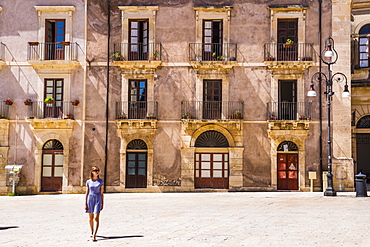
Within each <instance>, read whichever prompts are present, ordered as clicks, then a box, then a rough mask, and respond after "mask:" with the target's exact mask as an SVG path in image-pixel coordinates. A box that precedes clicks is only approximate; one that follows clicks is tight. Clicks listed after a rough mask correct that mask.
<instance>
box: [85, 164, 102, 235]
mask: <svg viewBox="0 0 370 247" xmlns="http://www.w3.org/2000/svg"><path fill="white" fill-rule="evenodd" d="M99 172H100V170H99V167H97V166H93V167H92V168H91V172H90V179H89V180H87V181H86V205H85V210H86V213H89V223H90V228H91V237H92V238H93V241H94V242H95V241H97V240H96V233H97V232H98V228H99V215H100V211H101V210H103V204H104V195H103V188H101V187H102V186H103V185H104V182H103V180H101V179H100V178H99ZM94 221H95V228H94Z"/></svg>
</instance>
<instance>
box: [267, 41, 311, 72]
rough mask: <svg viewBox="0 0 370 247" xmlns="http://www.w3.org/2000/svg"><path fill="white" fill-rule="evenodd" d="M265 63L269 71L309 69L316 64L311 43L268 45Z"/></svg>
mask: <svg viewBox="0 0 370 247" xmlns="http://www.w3.org/2000/svg"><path fill="white" fill-rule="evenodd" d="M263 50H264V62H265V64H266V65H267V66H268V67H269V69H272V70H274V69H299V70H305V69H308V68H309V67H310V66H312V65H313V63H314V57H313V55H314V53H313V44H311V43H292V44H285V43H267V44H265V45H264V49H263Z"/></svg>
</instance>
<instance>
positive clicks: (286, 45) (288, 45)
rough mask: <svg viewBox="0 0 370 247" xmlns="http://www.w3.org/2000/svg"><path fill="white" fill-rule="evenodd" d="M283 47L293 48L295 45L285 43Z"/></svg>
mask: <svg viewBox="0 0 370 247" xmlns="http://www.w3.org/2000/svg"><path fill="white" fill-rule="evenodd" d="M283 47H284V48H292V47H293V44H283Z"/></svg>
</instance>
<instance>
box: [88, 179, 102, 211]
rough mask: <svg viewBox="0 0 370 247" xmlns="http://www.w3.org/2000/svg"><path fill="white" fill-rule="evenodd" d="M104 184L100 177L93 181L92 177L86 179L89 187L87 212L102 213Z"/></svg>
mask: <svg viewBox="0 0 370 247" xmlns="http://www.w3.org/2000/svg"><path fill="white" fill-rule="evenodd" d="M103 185H104V182H103V180H101V179H98V180H96V181H92V180H91V179H89V180H87V181H86V186H88V187H89V195H88V197H87V207H88V210H87V211H86V213H90V214H97V213H100V210H101V206H102V203H103V201H102V198H101V194H100V187H101V186H103Z"/></svg>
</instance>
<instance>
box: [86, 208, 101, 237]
mask: <svg viewBox="0 0 370 247" xmlns="http://www.w3.org/2000/svg"><path fill="white" fill-rule="evenodd" d="M99 216H100V213H97V214H90V213H89V223H90V229H91V235H92V237H93V241H96V234H97V232H98V229H99ZM94 221H95V231H94Z"/></svg>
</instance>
